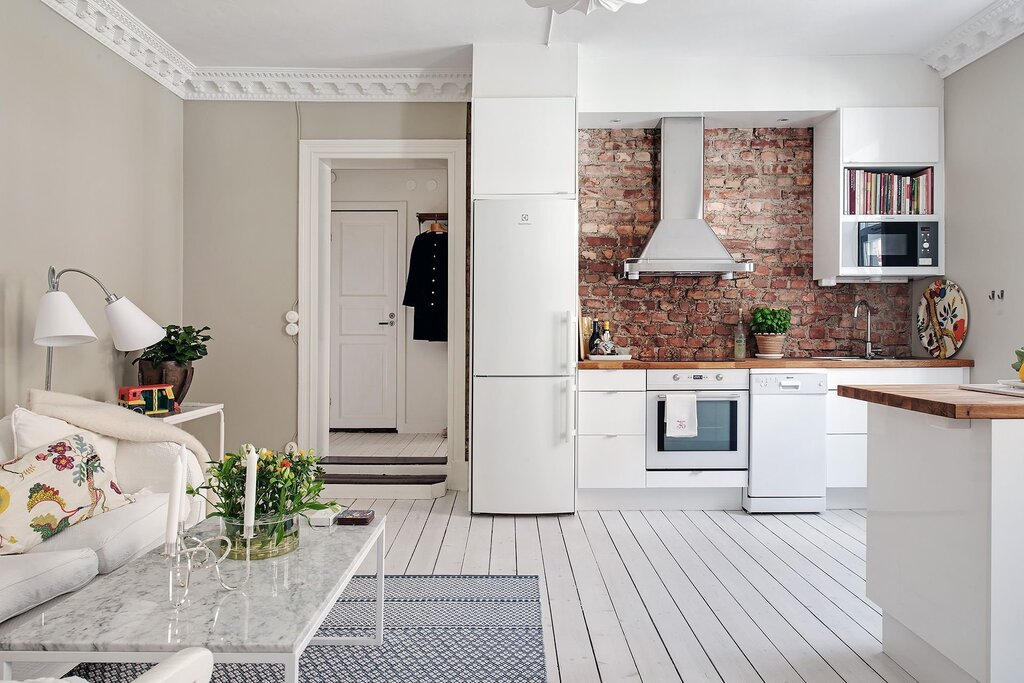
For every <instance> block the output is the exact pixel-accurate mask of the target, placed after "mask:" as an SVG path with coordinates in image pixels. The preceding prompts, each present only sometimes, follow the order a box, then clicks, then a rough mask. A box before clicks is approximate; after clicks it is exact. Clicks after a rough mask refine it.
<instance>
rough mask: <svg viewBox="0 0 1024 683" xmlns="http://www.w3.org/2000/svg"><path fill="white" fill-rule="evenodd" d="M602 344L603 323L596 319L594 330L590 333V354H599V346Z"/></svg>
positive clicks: (588, 348)
mask: <svg viewBox="0 0 1024 683" xmlns="http://www.w3.org/2000/svg"><path fill="white" fill-rule="evenodd" d="M600 343H601V321H600V320H598V319H597V318H595V319H594V329H593V330H591V332H590V340H589V341H588V342H587V350H588V351H589V352H590V353H596V352H597V345H598V344H600Z"/></svg>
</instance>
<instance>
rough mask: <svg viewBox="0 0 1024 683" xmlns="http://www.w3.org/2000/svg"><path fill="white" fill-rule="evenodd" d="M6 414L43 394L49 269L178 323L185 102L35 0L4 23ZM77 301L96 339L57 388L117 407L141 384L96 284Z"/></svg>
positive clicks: (17, 6)
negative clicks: (91, 276)
mask: <svg viewBox="0 0 1024 683" xmlns="http://www.w3.org/2000/svg"><path fill="white" fill-rule="evenodd" d="M0 92H2V93H4V95H3V96H2V98H0V351H2V354H3V362H2V365H0V367H2V373H3V374H2V378H0V403H2V406H0V410H2V411H3V412H7V411H9V410H10V409H11V407H12V406H13V404H14V403H16V402H21V403H23V402H24V401H25V395H26V392H27V390H28V388H29V387H41V386H42V383H43V364H44V359H45V352H44V350H43V348H42V347H38V346H35V345H34V344H33V343H32V332H33V328H34V326H35V313H36V307H37V305H38V300H39V296H40V295H41V294H42V293H43V292H44V291H45V290H46V269H47V267H48V266H49V265H51V264H53V265H54V266H56V267H57V268H58V269H59V268H61V267H67V266H74V267H79V268H83V269H85V270H89V271H92V272H94V273H95V274H96V275H97V276H98V277H99V278H100V279H101V280H103V281H104V282H105V283H106V284H107V286H108V287H109V288H110V289H112V290H113V291H115V292H117V293H119V294H122V295H125V296H128V297H129V298H130V299H132V300H133V301H134V302H135V303H136V304H138V305H139V306H140V307H141V308H142V309H143V310H145V311H146V312H147V313H149V314H150V315H151V316H152V317H153V318H154V319H156V320H157V321H158V322H160V323H171V322H178V321H179V319H180V316H181V237H182V233H181V224H182V223H181V221H182V213H181V212H182V103H181V100H179V99H178V98H177V97H176V96H175V95H174V94H172V93H170V92H169V91H167V90H166V89H164V88H163V87H162V86H160V85H159V84H157V83H156V82H155V81H153V80H151V79H150V78H149V77H148V76H146V75H144V74H143V73H142V72H140V71H138V70H137V69H135V68H134V67H133V66H131V65H130V64H128V63H127V62H125V61H124V60H123V59H122V58H121V57H119V56H118V55H116V54H114V53H113V52H111V51H110V50H109V49H107V48H106V47H104V46H103V45H101V44H100V43H98V42H96V41H95V40H93V39H92V38H90V37H89V36H87V35H86V34H85V33H83V32H82V31H81V30H79V29H78V28H76V27H75V26H74V25H72V24H71V23H70V22H68V21H66V20H65V19H63V18H62V17H60V16H59V15H57V14H56V13H55V12H53V11H52V10H50V9H49V8H48V7H46V6H45V5H44V4H43V3H41V2H38V0H6V2H4V17H3V21H0ZM61 288H62V289H63V290H65V291H67V292H68V294H70V295H71V297H72V298H73V299H74V301H75V303H76V304H77V305H78V307H79V309H80V310H81V311H82V314H83V315H84V316H85V317H86V319H87V320H88V321H89V323H90V325H91V326H92V328H93V330H94V331H95V332H96V334H97V335H98V336H99V340H98V341H97V342H93V343H92V344H88V345H84V346H79V347H73V348H65V349H58V350H57V351H56V354H55V362H54V389H56V390H59V391H67V392H71V393H79V394H82V395H85V396H91V397H94V398H105V399H109V398H112V397H113V396H114V390H115V389H116V387H117V386H119V385H121V384H124V383H125V380H126V379H128V380H130V379H131V376H132V375H133V374H134V373H133V372H132V369H131V368H129V367H128V366H127V364H126V363H125V362H124V359H123V357H122V354H120V353H117V352H115V351H114V349H113V346H112V345H111V342H110V334H109V331H108V329H107V323H106V319H105V317H104V315H103V296H102V293H101V291H100V290H99V288H97V287H96V286H95V285H94V284H93V283H91V282H89V281H88V280H86V279H84V278H82V277H81V276H77V275H74V274H72V275H68V276H67V277H66V278H65V279H64V280H63V282H62V286H61Z"/></svg>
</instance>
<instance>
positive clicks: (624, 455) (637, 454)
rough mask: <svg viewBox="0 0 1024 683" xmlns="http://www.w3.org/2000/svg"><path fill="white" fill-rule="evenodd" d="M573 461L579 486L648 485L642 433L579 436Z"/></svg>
mask: <svg viewBox="0 0 1024 683" xmlns="http://www.w3.org/2000/svg"><path fill="white" fill-rule="evenodd" d="M576 461H577V463H578V470H577V475H576V477H577V482H578V485H579V487H580V488H581V489H638V488H644V487H645V486H646V485H647V469H646V468H647V464H646V461H645V453H644V437H643V436H581V437H580V438H579V455H578V456H577V460H576Z"/></svg>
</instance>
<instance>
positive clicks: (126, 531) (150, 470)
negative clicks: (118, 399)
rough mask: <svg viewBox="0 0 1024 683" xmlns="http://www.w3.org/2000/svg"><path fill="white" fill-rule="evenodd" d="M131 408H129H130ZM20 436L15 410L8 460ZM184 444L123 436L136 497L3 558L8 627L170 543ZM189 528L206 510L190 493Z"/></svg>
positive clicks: (191, 469)
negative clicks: (174, 474) (177, 464)
mask: <svg viewBox="0 0 1024 683" xmlns="http://www.w3.org/2000/svg"><path fill="white" fill-rule="evenodd" d="M126 412H127V411H126ZM13 451H14V438H13V434H12V427H11V420H10V416H8V417H5V418H2V419H0V462H4V461H7V460H11V459H13V458H14V457H15V454H14V452H13ZM179 453H180V446H179V445H178V444H176V443H170V442H155V443H144V442H133V441H121V440H119V441H118V442H117V451H116V458H115V463H116V465H115V466H116V471H117V478H118V483H119V485H120V486H121V488H122V490H123V491H124V492H125V493H129V494H133V495H134V496H135V502H134V503H132V504H130V505H125V506H123V507H120V508H117V509H115V510H111V511H110V512H106V513H103V514H101V515H97V516H96V517H93V518H91V519H87V520H85V521H83V522H80V523H79V524H76V525H75V526H72V527H70V528H69V529H66V530H64V531H63V532H61V533H59V534H57V535H56V536H53V537H52V538H50V539H48V540H46V541H44V542H43V543H41V544H39V545H37V546H35V547H33V548H31V549H30V550H29V551H28V552H26V553H24V554H21V555H2V556H0V633H4V632H6V631H8V630H10V629H11V628H13V627H15V626H16V625H18V624H21V623H24V622H25V621H27V620H31V619H34V618H38V616H39V615H40V614H42V613H43V612H44V611H45V610H46V609H47V608H48V607H50V606H52V605H53V604H55V602H56V601H58V600H60V599H61V596H64V595H67V594H68V593H71V592H74V591H76V590H78V589H79V588H81V587H83V586H85V585H86V584H88V583H89V582H90V581H92V579H93V578H95V577H96V576H97V575H98V574H107V573H109V572H112V571H114V570H115V569H117V568H118V567H121V566H122V565H124V564H126V563H127V562H129V561H131V560H132V559H134V558H135V557H138V556H139V555H141V554H143V553H146V552H148V551H149V550H151V549H153V548H155V547H157V546H158V545H159V544H161V543H162V542H163V537H164V530H165V528H166V522H167V499H168V490H169V489H170V477H171V474H170V473H171V467H172V465H173V462H174V460H175V459H176V458H178V457H179ZM188 453H189V458H188V461H187V462H188V468H187V474H186V477H187V481H188V483H190V484H193V485H199V484H201V483H202V481H203V471H202V466H201V464H200V462H199V458H197V457H196V455H195V454H193V453H192V452H191V451H189V452H188ZM186 500H187V501H188V502H187V505H188V507H187V510H188V516H187V518H186V526H192V525H194V524H196V523H197V522H198V521H200V520H201V519H202V518H203V517H204V516H205V515H204V503H203V501H202V499H200V498H192V499H189V498H186Z"/></svg>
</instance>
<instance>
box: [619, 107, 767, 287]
mask: <svg viewBox="0 0 1024 683" xmlns="http://www.w3.org/2000/svg"><path fill="white" fill-rule="evenodd" d="M660 204H661V220H660V221H659V222H658V224H657V225H656V226H655V227H654V230H653V231H652V232H651V236H650V237H649V238H648V239H647V243H646V244H645V245H644V248H643V251H641V252H640V258H630V259H626V262H625V265H624V267H623V270H624V275H625V276H626V277H627V278H629V279H630V280H636V279H639V278H640V276H641V275H721V276H722V278H724V279H727V280H731V279H733V278H734V277H736V274H737V273H750V272H752V271H753V270H754V264H753V263H749V262H742V261H737V260H736V259H734V258H733V257H732V255H731V254H730V253H729V250H728V249H726V248H725V245H723V244H722V241H721V240H720V239H718V236H717V235H715V233H714V231H713V230H712V229H711V226H710V225H708V224H707V222H705V220H704V119H703V118H698V117H671V118H664V119H662V120H661V201H660Z"/></svg>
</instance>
